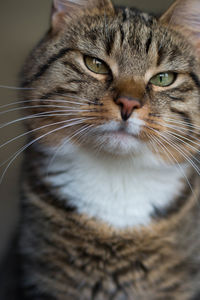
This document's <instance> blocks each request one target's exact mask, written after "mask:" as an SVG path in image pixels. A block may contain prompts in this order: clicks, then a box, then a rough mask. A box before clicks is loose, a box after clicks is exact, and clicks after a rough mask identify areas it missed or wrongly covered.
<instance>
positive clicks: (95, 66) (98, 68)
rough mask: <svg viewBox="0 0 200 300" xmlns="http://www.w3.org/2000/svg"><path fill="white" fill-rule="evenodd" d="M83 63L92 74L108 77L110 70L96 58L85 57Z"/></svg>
mask: <svg viewBox="0 0 200 300" xmlns="http://www.w3.org/2000/svg"><path fill="white" fill-rule="evenodd" d="M84 61H85V65H86V67H87V68H88V69H89V70H90V71H91V72H93V73H96V74H102V75H108V74H109V73H110V69H109V67H108V66H107V64H106V63H105V62H103V61H102V60H100V59H98V58H95V57H91V56H85V57H84Z"/></svg>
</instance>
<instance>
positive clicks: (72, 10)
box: [52, 0, 114, 30]
mask: <svg viewBox="0 0 200 300" xmlns="http://www.w3.org/2000/svg"><path fill="white" fill-rule="evenodd" d="M84 10H88V11H89V10H91V11H92V10H96V11H98V13H100V12H103V13H105V12H106V13H109V12H113V10H114V9H113V5H112V3H111V0H53V12H52V26H53V29H55V30H59V29H61V27H62V25H63V21H64V20H67V17H69V18H73V17H78V16H79V15H80V14H81V13H83V11H84Z"/></svg>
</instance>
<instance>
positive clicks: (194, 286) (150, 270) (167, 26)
mask: <svg viewBox="0 0 200 300" xmlns="http://www.w3.org/2000/svg"><path fill="white" fill-rule="evenodd" d="M59 1H60V0H59ZM59 1H54V2H55V7H54V10H53V17H52V20H53V21H52V28H51V30H50V31H49V32H48V34H47V35H46V36H45V38H44V39H43V40H42V42H41V43H40V44H39V45H38V46H37V47H36V49H34V51H33V52H32V54H31V56H30V57H29V59H28V61H27V63H26V65H25V67H24V70H23V87H25V88H28V89H27V90H25V91H24V94H23V97H24V99H30V100H34V102H30V103H28V106H29V108H28V109H27V110H26V113H25V115H29V114H30V115H33V114H38V113H43V114H45V116H44V117H40V118H35V119H30V120H29V119H27V120H26V126H27V128H28V130H31V134H30V140H32V139H37V140H38V141H37V144H40V147H36V146H35V147H34V146H31V148H30V149H29V150H27V152H26V156H25V163H24V172H23V173H24V177H23V178H24V180H23V189H22V191H23V192H22V194H23V201H22V202H23V205H22V225H21V238H20V247H19V248H20V255H21V258H22V262H23V263H22V270H21V271H22V277H21V283H20V284H21V289H22V295H21V298H20V300H21V299H27V300H28V299H32V300H45V299H48V300H90V299H91V300H128V299H130V300H195V299H196V300H197V299H200V207H199V202H198V200H199V199H200V180H199V175H198V174H197V173H196V171H195V170H194V168H192V167H191V168H189V169H188V173H187V174H186V175H187V177H188V179H189V182H190V186H188V182H187V180H186V179H185V178H184V189H183V191H182V193H181V195H180V197H177V198H176V199H173V203H172V204H171V205H170V206H169V207H167V208H166V209H165V210H163V211H160V210H156V209H155V214H154V215H153V216H152V224H151V225H149V226H147V227H141V228H139V229H138V228H128V229H121V230H119V229H116V228H114V227H112V226H109V225H108V224H106V223H104V222H101V221H98V220H97V219H95V218H89V217H88V216H87V215H83V214H79V213H77V211H76V208H75V207H72V206H71V205H70V204H68V206H66V205H64V203H63V199H60V198H59V193H58V192H59V187H58V188H57V189H55V187H54V188H53V187H52V186H51V185H49V184H48V183H47V182H46V181H45V180H44V178H43V175H42V174H41V168H43V165H44V161H45V152H43V151H42V150H41V149H42V147H43V146H45V147H47V149H48V147H49V146H59V145H61V143H62V140H63V138H64V137H66V136H71V135H73V134H74V133H76V132H77V130H78V129H82V128H83V126H87V125H93V126H98V125H102V124H104V123H105V122H106V121H110V120H115V121H119V120H121V114H120V108H119V106H118V105H117V104H116V101H115V99H116V97H117V96H118V95H124V93H125V94H126V96H130V97H133V98H137V99H139V100H140V101H141V108H139V109H138V116H139V118H140V119H142V120H143V121H145V124H146V126H144V128H143V130H142V132H141V134H140V139H141V140H143V141H145V142H146V143H147V144H148V145H149V147H151V143H150V142H149V134H150V135H153V136H155V137H156V139H159V136H160V135H159V134H160V133H164V132H165V131H166V130H167V126H166V124H168V125H170V124H172V125H174V126H176V124H178V123H176V122H175V123H173V122H172V123H167V122H166V120H165V118H170V117H171V118H175V119H174V120H176V121H177V122H179V124H182V125H181V130H182V133H181V134H182V139H179V138H178V135H176V133H177V131H176V130H175V129H172V132H174V134H175V135H174V136H173V138H172V143H173V142H174V143H176V145H178V146H177V147H173V146H172V145H171V144H170V145H169V144H168V143H167V142H166V141H162V140H160V141H161V142H162V143H163V145H164V147H166V148H167V149H168V150H169V152H170V153H172V155H173V158H174V159H175V160H174V163H177V162H185V161H186V159H185V157H184V155H182V154H181V152H180V149H184V150H182V151H186V152H184V153H189V158H190V159H192V158H193V157H196V158H198V150H199V142H198V141H199V128H200V127H199V126H200V118H199V117H200V112H199V109H200V105H199V99H200V79H199V78H200V62H199V55H198V51H199V48H198V47H199V46H198V43H199V40H200V39H198V43H197V42H196V37H197V36H195V37H194V36H193V33H192V29H191V27H189V26H188V27H187V28H185V30H184V26H183V25H182V24H181V19H180V20H178V19H176V15H175V16H174V15H173V13H174V12H175V13H176V12H179V11H180V10H181V11H182V10H183V11H184V6H185V5H186V4H187V5H188V3H191V5H192V4H193V2H195V0H194V1H193V0H192V1H191V2H190V0H178V1H176V3H175V5H174V6H173V7H172V8H171V9H170V10H169V11H168V12H167V13H166V14H165V15H164V16H163V17H162V18H161V19H156V18H154V17H152V16H150V15H147V14H144V13H140V12H138V11H137V10H135V9H119V8H115V9H114V8H113V6H112V5H111V3H110V1H109V0H104V1H99V2H98V1H96V0H94V1H92V0H91V1H89V0H88V1H86V0H85V1H83V0H82V1H81V2H82V3H84V5H85V6H84V9H83V8H82V7H81V10H80V8H78V7H76V5H74V6H73V5H72V6H70V7H68V10H67V9H66V11H64V9H62V11H61V12H60V11H58V10H56V3H59ZM61 2H62V1H61ZM65 2H66V3H67V2H69V1H67V0H63V3H65ZM196 2H198V1H197V0H196ZM62 5H63V4H62ZM197 5H199V4H197ZM174 7H175V8H176V9H174ZM185 14H186V13H185ZM199 14H200V10H199ZM177 18H178V16H177ZM181 18H183V14H181ZM198 18H199V17H198ZM174 20H176V22H175V21H174ZM188 20H189V21H190V18H189V17H188ZM189 21H188V22H189ZM178 22H179V23H178ZM177 23H178V24H177ZM186 23H187V22H186ZM199 23H200V18H199ZM188 30H189V32H190V38H189V41H188ZM195 30H196V28H195ZM195 34H196V32H195ZM195 34H194V35H195ZM199 34H200V26H199V31H198V36H199ZM82 53H84V54H86V55H90V56H92V57H98V58H99V59H101V60H103V61H105V62H106V63H107V65H109V66H110V68H111V69H112V74H109V75H98V74H91V72H90V71H88V70H87V69H86V67H84V66H83V65H82ZM166 71H173V72H176V73H178V78H177V81H176V82H175V83H174V85H173V86H169V87H166V88H160V87H155V86H152V85H150V84H149V80H150V78H151V77H152V76H154V75H156V74H158V73H161V72H166ZM29 88H31V89H29ZM76 97H77V99H78V102H81V105H79V106H78V108H79V109H83V110H84V109H85V110H87V111H81V112H80V111H79V112H77V111H76V108H77V105H76V104H74V101H75V99H76ZM47 100H51V101H52V102H49V103H48V102H47ZM55 100H67V101H69V106H70V109H71V111H70V115H69V116H64V115H62V111H64V108H63V107H60V108H55V107H51V106H50V105H49V104H56V105H60V106H65V105H66V104H65V103H64V102H63V103H62V102H60V103H58V102H55V103H54V102H53V101H55ZM70 101H71V103H70ZM40 105H43V107H39V106H40ZM69 106H68V105H66V108H68V109H69ZM57 110H59V112H56V111H57ZM48 112H49V113H54V114H57V116H54V117H52V118H53V119H52V118H51V116H50V115H49V116H48V115H46V113H48ZM74 118H87V119H85V121H84V122H83V123H82V124H77V125H74V126H72V127H69V128H65V129H62V130H57V129H59V127H60V126H61V125H57V124H55V125H53V126H50V127H48V126H46V125H50V124H52V123H55V122H61V121H65V120H69V121H70V120H71V119H74ZM90 118H92V119H90ZM180 122H182V123H180ZM177 126H178V125H177ZM39 127H41V129H40V130H36V129H37V128H39ZM50 130H54V132H52V134H50V135H47V134H48V132H49V131H50ZM179 134H180V132H179ZM41 135H46V136H45V137H44V138H43V139H41V140H39V137H40V136H41ZM93 138H94V137H93V136H87V135H86V136H85V138H84V139H81V138H80V136H79V135H78V139H77V137H76V138H73V142H74V143H75V144H76V145H78V146H79V147H80V148H81V147H82V148H83V149H95V146H96V144H95V145H94V144H93ZM177 138H178V139H177ZM195 142H196V143H197V144H198V146H197V145H195ZM194 145H195V147H191V146H194ZM181 147H182V148H181ZM163 149H164V148H163V146H162V147H159V146H158V147H157V151H155V149H153V148H152V151H154V152H155V154H156V155H158V156H161V157H162V159H163V160H164V161H166V162H168V163H169V161H170V160H169V155H167V152H166V151H164V150H163ZM88 151H89V150H88ZM91 151H92V150H91ZM102 151H103V150H102ZM104 154H105V153H104ZM105 155H106V154H105ZM124 159H128V158H127V157H126V156H125V158H124ZM193 162H194V163H195V164H196V166H197V168H198V164H197V161H193ZM170 163H171V162H170ZM44 168H45V165H44ZM50 175H51V174H50ZM191 189H192V190H193V192H192V191H191ZM65 200H67V199H65ZM23 297H24V298H23Z"/></svg>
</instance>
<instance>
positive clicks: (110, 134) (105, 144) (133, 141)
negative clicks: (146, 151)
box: [93, 119, 144, 154]
mask: <svg viewBox="0 0 200 300" xmlns="http://www.w3.org/2000/svg"><path fill="white" fill-rule="evenodd" d="M143 125H144V122H143V121H142V120H139V119H132V120H131V121H129V122H126V123H122V122H117V121H111V122H108V123H105V124H103V125H100V126H98V127H97V128H96V129H95V132H94V135H93V138H94V140H95V145H98V144H99V146H100V147H101V149H102V148H103V149H104V150H105V151H108V152H111V153H115V154H116V153H118V154H128V153H133V152H134V153H135V152H140V151H141V149H142V148H143V147H144V142H143V141H142V140H141V138H140V133H141V131H142V126H143Z"/></svg>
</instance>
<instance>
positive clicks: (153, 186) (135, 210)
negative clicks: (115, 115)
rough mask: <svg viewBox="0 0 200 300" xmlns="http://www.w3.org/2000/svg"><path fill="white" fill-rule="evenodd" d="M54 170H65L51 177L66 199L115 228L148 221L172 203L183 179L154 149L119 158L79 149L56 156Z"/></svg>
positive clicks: (51, 181) (49, 179) (85, 212)
mask: <svg viewBox="0 0 200 300" xmlns="http://www.w3.org/2000/svg"><path fill="white" fill-rule="evenodd" d="M150 156H151V157H150ZM49 171H50V172H57V171H63V172H62V174H56V175H54V176H49V177H47V179H46V180H48V182H49V181H50V183H51V184H52V185H54V186H60V188H59V193H60V196H62V199H63V201H65V199H67V201H69V202H70V203H71V204H73V205H74V206H75V207H76V208H77V210H78V212H80V213H84V214H87V215H88V216H90V217H95V218H97V219H99V220H102V221H104V222H106V223H108V224H110V225H113V226H114V227H116V228H126V227H133V226H134V227H135V226H140V225H148V224H149V223H150V222H151V215H152V213H153V212H154V209H155V207H157V208H159V209H162V208H164V207H166V206H167V205H169V204H170V202H171V201H173V199H174V198H175V197H176V196H178V195H179V194H180V192H181V188H182V185H183V182H182V180H181V179H182V177H183V173H182V172H180V169H179V168H178V167H177V166H166V165H164V163H163V164H161V163H158V161H157V159H156V158H155V157H153V155H152V154H150V153H149V152H148V153H146V154H144V153H143V154H142V155H141V157H136V158H134V159H132V160H129V159H126V158H123V159H120V160H119V159H117V158H110V159H108V158H107V159H106V158H105V157H104V158H100V157H95V156H92V155H91V153H90V154H87V153H83V152H80V151H78V150H77V151H76V150H75V149H74V150H73V151H70V153H68V154H65V155H62V156H57V158H56V159H55V160H54V162H52V163H51V165H50V169H49Z"/></svg>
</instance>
